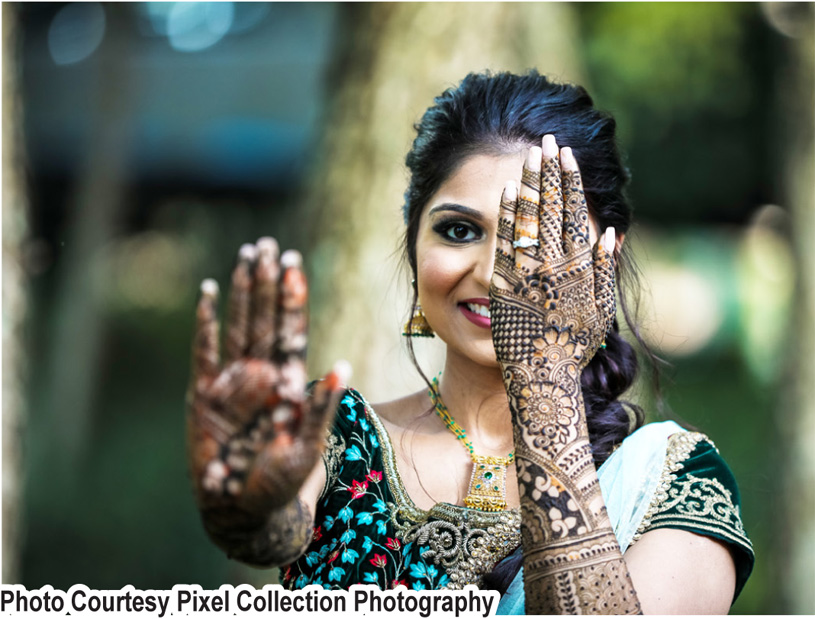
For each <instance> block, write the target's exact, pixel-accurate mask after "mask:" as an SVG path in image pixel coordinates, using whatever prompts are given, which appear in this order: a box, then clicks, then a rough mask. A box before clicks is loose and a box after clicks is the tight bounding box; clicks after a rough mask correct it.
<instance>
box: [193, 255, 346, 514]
mask: <svg viewBox="0 0 815 619" xmlns="http://www.w3.org/2000/svg"><path fill="white" fill-rule="evenodd" d="M298 258H299V256H298V255H296V254H293V253H292V254H289V255H288V256H287V255H285V254H284V257H283V259H282V260H281V261H280V262H278V259H277V244H276V243H275V242H274V240H272V239H261V240H260V241H258V244H257V248H256V249H254V248H253V246H244V248H242V251H241V256H240V258H239V262H238V265H237V266H236V268H235V271H234V273H233V277H232V289H231V292H230V296H229V320H228V323H227V333H226V339H225V346H224V347H225V353H226V355H225V356H226V359H225V362H224V363H223V364H221V362H220V355H219V346H218V321H217V316H216V310H215V304H216V302H217V286H215V283H214V282H211V281H209V282H205V284H204V285H203V286H202V290H203V295H202V297H201V301H200V302H199V305H198V315H197V323H198V325H197V330H196V338H195V347H194V351H193V374H192V380H191V385H190V392H189V397H188V404H189V414H188V424H187V426H188V435H189V436H188V440H189V448H190V470H191V474H192V477H193V484H194V486H195V489H196V493H197V498H198V501H199V504H200V505H201V506H207V507H220V506H236V507H239V508H242V509H244V510H246V511H249V512H250V513H263V512H264V511H267V510H269V509H272V508H275V507H279V506H282V505H285V504H286V503H288V502H289V501H291V499H292V498H294V496H295V495H296V494H297V492H298V490H299V488H300V486H301V485H302V483H303V481H304V480H305V478H306V477H307V476H308V474H309V472H310V471H311V469H312V468H313V467H314V464H315V462H316V460H317V458H318V457H319V454H320V450H321V448H322V438H323V429H324V425H325V416H326V411H327V410H328V409H329V406H328V405H329V400H330V399H331V397H332V394H333V393H332V392H333V391H335V390H336V388H337V384H336V380H333V379H332V380H325V381H322V382H320V383H318V384H317V386H316V387H315V390H314V393H313V394H311V395H310V396H307V395H306V391H305V377H306V372H305V358H304V356H305V345H306V314H305V311H306V281H305V277H304V275H303V272H302V270H301V269H300V264H299V259H298ZM330 377H334V375H333V374H332V375H330Z"/></svg>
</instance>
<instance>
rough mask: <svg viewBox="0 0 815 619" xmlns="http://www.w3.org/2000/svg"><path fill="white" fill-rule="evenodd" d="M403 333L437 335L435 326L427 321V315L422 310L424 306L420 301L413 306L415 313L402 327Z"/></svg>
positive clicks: (407, 335)
mask: <svg viewBox="0 0 815 619" xmlns="http://www.w3.org/2000/svg"><path fill="white" fill-rule="evenodd" d="M402 335H404V336H405V337H436V334H435V333H433V328H432V327H431V326H430V323H429V322H427V317H426V316H425V315H424V312H423V311H422V306H421V305H419V304H418V303H417V304H416V305H414V306H413V314H412V315H411V317H410V318H409V319H408V321H407V322H406V323H405V326H404V327H403V328H402Z"/></svg>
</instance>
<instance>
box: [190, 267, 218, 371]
mask: <svg viewBox="0 0 815 619" xmlns="http://www.w3.org/2000/svg"><path fill="white" fill-rule="evenodd" d="M217 306H218V283H217V282H216V281H215V280H214V279H205V280H204V281H203V282H201V297H200V298H199V300H198V307H197V309H196V315H195V316H196V325H195V337H194V339H193V348H192V382H193V385H196V384H197V383H198V381H199V380H200V379H201V378H213V377H214V376H215V375H216V374H217V373H218V366H219V364H220V358H219V355H220V352H219V350H218V313H217Z"/></svg>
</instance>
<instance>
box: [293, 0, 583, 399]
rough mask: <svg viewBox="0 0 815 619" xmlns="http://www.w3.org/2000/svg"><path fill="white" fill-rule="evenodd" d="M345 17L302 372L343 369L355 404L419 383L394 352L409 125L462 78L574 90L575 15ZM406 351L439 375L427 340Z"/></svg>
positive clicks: (539, 6)
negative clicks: (474, 75) (532, 76)
mask: <svg viewBox="0 0 815 619" xmlns="http://www.w3.org/2000/svg"><path fill="white" fill-rule="evenodd" d="M342 10H343V11H344V13H343V16H344V19H345V20H346V27H345V28H342V29H341V30H340V31H341V32H342V33H343V36H345V42H344V45H343V46H342V49H341V50H340V53H339V54H338V60H337V63H336V66H335V67H334V71H333V72H332V73H333V75H335V76H337V77H335V78H334V79H335V81H336V83H335V85H334V87H333V93H331V94H332V95H333V98H332V100H331V101H332V102H331V104H330V106H329V112H328V114H327V116H326V123H325V127H324V130H323V136H322V142H321V144H320V145H319V147H318V148H317V149H316V153H315V157H314V161H315V166H314V168H313V170H312V172H311V174H310V181H309V182H308V187H307V190H306V208H304V209H303V215H302V222H303V224H302V226H303V228H304V229H307V230H308V232H306V233H305V234H304V238H305V239H307V241H306V249H305V254H306V264H307V267H308V269H309V275H310V282H311V291H312V292H311V294H312V297H311V299H312V301H311V308H312V321H311V337H310V341H311V346H310V351H309V352H310V357H309V366H310V371H311V373H312V375H319V374H322V373H325V372H326V371H327V370H328V369H329V368H330V367H331V365H332V364H333V362H334V361H335V360H336V359H341V358H342V359H347V360H349V361H350V362H351V365H352V366H353V368H354V372H355V375H354V378H353V379H352V382H353V384H354V386H356V387H357V388H359V389H360V391H361V392H362V393H363V394H365V395H366V397H368V398H370V399H371V400H380V399H392V398H394V397H396V396H398V395H399V394H401V393H406V392H407V391H408V390H411V389H415V388H418V387H419V386H421V384H422V383H421V382H420V380H419V378H418V374H417V373H416V372H415V370H414V369H413V368H412V367H411V365H410V363H409V362H408V361H407V358H406V356H405V355H403V354H401V353H400V345H401V340H402V338H401V336H400V333H401V328H402V324H403V323H404V321H405V319H406V318H407V316H408V309H409V308H408V303H409V299H408V294H407V293H408V290H409V287H408V281H409V279H410V277H409V275H407V274H406V273H403V274H402V275H401V276H398V277H397V276H396V270H397V260H398V258H400V257H401V252H402V243H401V237H402V234H403V232H404V224H403V223H402V210H401V207H402V195H403V194H404V191H405V189H406V177H407V175H406V171H405V168H404V158H405V155H406V154H407V151H408V150H409V149H410V145H411V143H412V141H413V138H414V137H415V131H414V130H413V124H414V123H415V122H417V121H418V120H419V119H420V118H421V115H422V113H423V112H424V110H425V109H426V108H427V107H428V106H429V105H430V104H431V103H432V101H433V97H435V96H436V95H438V94H440V93H441V92H442V90H444V89H445V88H447V87H449V86H453V85H455V84H457V83H458V82H459V81H460V80H461V79H462V78H463V77H464V76H465V75H466V74H467V73H468V72H470V71H483V70H485V69H490V70H492V71H500V70H510V71H514V72H520V71H523V70H525V69H527V68H530V67H537V68H538V70H539V71H540V72H541V73H546V74H549V75H552V76H555V77H557V78H559V79H567V80H574V81H580V80H579V78H580V74H579V70H578V60H577V54H576V47H575V41H576V32H575V30H576V27H575V20H574V18H573V16H572V10H573V9H572V8H571V7H570V6H569V5H568V4H561V3H552V4H550V3H529V4H527V3H506V4H503V3H475V4H469V3H439V4H436V3H382V4H348V5H343V7H342ZM405 268H407V267H405ZM417 349H418V351H417V352H418V353H419V356H420V360H422V361H423V367H424V369H425V371H426V372H430V371H434V370H438V369H440V365H441V364H440V356H441V354H442V352H443V350H442V348H441V347H440V346H439V344H438V341H436V342H435V343H427V344H425V343H422V344H419V345H417ZM422 349H424V350H422Z"/></svg>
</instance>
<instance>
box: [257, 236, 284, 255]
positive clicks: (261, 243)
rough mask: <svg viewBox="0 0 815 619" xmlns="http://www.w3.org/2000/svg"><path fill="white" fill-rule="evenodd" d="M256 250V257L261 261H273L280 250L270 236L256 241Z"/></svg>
mask: <svg viewBox="0 0 815 619" xmlns="http://www.w3.org/2000/svg"><path fill="white" fill-rule="evenodd" d="M256 245H257V248H258V255H259V257H260V258H261V259H263V260H275V259H276V258H277V254H278V252H279V251H280V249H279V248H278V246H277V241H275V240H274V239H273V238H272V237H270V236H264V237H262V238H259V239H258V242H257V243H256Z"/></svg>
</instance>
